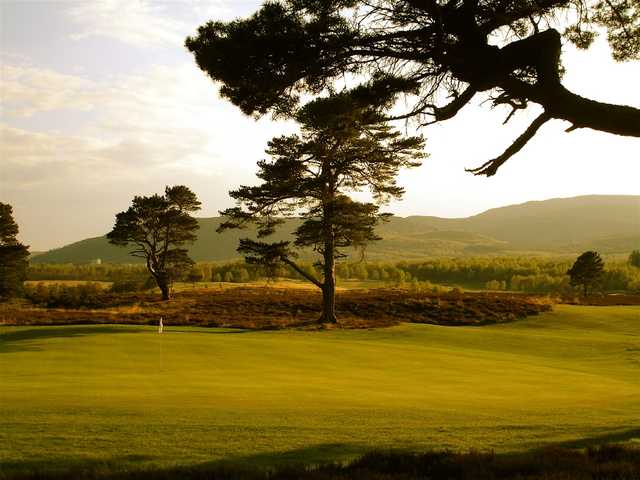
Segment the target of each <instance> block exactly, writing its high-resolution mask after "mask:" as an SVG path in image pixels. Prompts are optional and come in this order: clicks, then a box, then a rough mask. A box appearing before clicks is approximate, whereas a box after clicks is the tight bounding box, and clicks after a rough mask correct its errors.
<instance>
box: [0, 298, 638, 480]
mask: <svg viewBox="0 0 640 480" xmlns="http://www.w3.org/2000/svg"><path fill="white" fill-rule="evenodd" d="M0 359H1V362H0V364H1V365H2V368H0V385H2V388H1V389H0V461H1V462H2V464H3V469H2V472H3V473H4V474H5V475H9V474H11V473H15V472H20V471H23V472H24V471H32V470H47V471H55V470H64V469H67V468H78V467H83V468H84V467H90V468H107V469H132V468H134V469H135V468H157V467H158V468H159V467H171V466H175V465H185V464H201V463H206V462H219V461H223V462H231V463H240V464H244V463H247V462H248V461H250V462H251V463H252V464H257V465H273V464H279V463H283V462H305V463H317V462H322V461H327V460H345V459H349V458H353V457H354V456H356V455H358V454H360V453H363V452H365V451H367V450H370V449H371V448H394V449H409V450H416V451H421V450H425V449H430V448H436V449H442V448H451V449H456V450H466V449H469V448H478V449H495V450H496V451H498V452H508V451H524V450H529V449H532V448H536V447H539V446H543V445H549V444H556V445H558V444H559V445H568V446H576V447H584V446H588V445H591V444H598V443H602V442H618V441H624V442H632V443H635V442H640V307H634V306H630V307H584V306H566V305H560V306H557V307H556V308H555V310H554V312H553V313H544V314H542V315H540V316H537V317H530V318H529V319H527V320H523V321H517V322H512V323H508V324H501V325H490V326H484V327H455V328H452V327H442V326H435V325H419V324H402V325H398V326H394V327H390V328H384V329H374V330H326V331H300V330H282V331H242V330H232V329H206V328H194V327H169V328H168V329H167V330H166V331H165V333H164V334H162V335H159V334H158V333H157V332H156V331H155V329H154V328H153V327H149V326H126V325H101V326H90V325H89V326H44V327H33V326H30V327H2V328H1V329H0ZM116 465H117V466H116Z"/></svg>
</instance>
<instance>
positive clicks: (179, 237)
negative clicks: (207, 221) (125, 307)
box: [107, 185, 200, 300]
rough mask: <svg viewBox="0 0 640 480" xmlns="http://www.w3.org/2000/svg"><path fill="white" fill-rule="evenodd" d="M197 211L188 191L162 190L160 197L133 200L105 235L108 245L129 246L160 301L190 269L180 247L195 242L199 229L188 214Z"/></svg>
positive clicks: (196, 222) (186, 255)
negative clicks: (143, 263) (142, 262)
mask: <svg viewBox="0 0 640 480" xmlns="http://www.w3.org/2000/svg"><path fill="white" fill-rule="evenodd" d="M198 210H200V202H199V201H198V199H197V197H196V195H195V193H193V192H192V191H191V190H189V188H187V187H185V186H182V185H177V186H174V187H166V188H165V192H164V195H157V194H156V195H152V196H149V197H139V196H136V197H134V199H133V202H132V204H131V207H129V209H128V210H126V211H125V212H120V213H118V214H117V215H116V224H115V226H114V227H113V230H111V232H109V233H108V234H107V238H108V239H109V242H110V243H112V244H114V245H119V246H128V245H133V246H134V250H132V251H131V252H130V253H131V255H132V256H134V257H141V258H144V259H145V260H146V264H147V270H149V273H150V274H151V276H152V277H153V278H154V280H155V281H156V283H157V285H158V287H159V288H160V291H161V292H162V299H163V300H168V299H169V297H170V292H171V284H172V282H173V281H174V280H175V279H177V278H179V277H181V276H182V275H183V274H184V273H186V272H188V271H189V269H190V268H191V267H192V266H193V260H191V259H190V258H189V256H188V254H187V250H186V249H184V248H181V247H182V246H183V245H184V244H185V243H189V242H193V241H195V239H196V234H195V232H196V230H197V229H198V228H199V226H198V221H197V220H196V219H195V218H193V217H192V216H191V213H193V212H196V211H198Z"/></svg>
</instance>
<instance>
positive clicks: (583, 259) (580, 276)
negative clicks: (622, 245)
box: [567, 251, 604, 297]
mask: <svg viewBox="0 0 640 480" xmlns="http://www.w3.org/2000/svg"><path fill="white" fill-rule="evenodd" d="M603 271H604V262H603V261H602V258H600V255H599V254H598V252H593V251H588V252H584V253H583V254H582V255H580V256H579V257H578V259H577V260H576V261H575V263H574V264H573V266H572V267H571V268H570V269H569V270H568V271H567V275H569V276H570V277H571V280H570V283H571V285H572V286H574V287H575V286H582V288H583V292H584V296H585V297H586V296H587V294H588V293H589V287H591V286H593V285H594V284H596V283H597V282H598V280H600V278H601V277H602V273H603Z"/></svg>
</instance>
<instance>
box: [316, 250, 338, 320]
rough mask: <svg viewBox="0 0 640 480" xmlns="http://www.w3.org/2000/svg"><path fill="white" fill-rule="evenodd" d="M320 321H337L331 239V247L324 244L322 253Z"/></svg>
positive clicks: (334, 269) (334, 270) (334, 271)
mask: <svg viewBox="0 0 640 480" xmlns="http://www.w3.org/2000/svg"><path fill="white" fill-rule="evenodd" d="M320 321H321V322H322V323H338V320H337V318H336V268H335V258H334V252H333V241H332V242H331V249H328V248H327V245H326V244H325V253H324V283H323V285H322V316H321V317H320Z"/></svg>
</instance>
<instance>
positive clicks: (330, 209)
mask: <svg viewBox="0 0 640 480" xmlns="http://www.w3.org/2000/svg"><path fill="white" fill-rule="evenodd" d="M398 87H399V86H398V85H397V84H393V83H389V82H385V81H380V82H375V83H373V84H371V85H368V86H367V88H361V89H356V90H353V91H348V92H343V93H341V94H335V95H333V96H331V97H329V98H323V99H317V100H315V101H313V102H311V103H309V104H307V105H306V106H304V107H302V108H301V109H300V110H299V111H298V112H297V114H296V115H295V118H296V120H297V121H298V122H299V124H300V127H301V133H300V134H299V135H288V136H281V137H276V138H274V139H272V140H271V141H270V142H269V146H268V149H267V151H266V152H267V154H268V155H269V156H270V159H269V160H262V161H260V162H259V163H258V167H259V173H258V177H259V178H260V180H261V183H260V184H259V185H257V186H242V187H240V188H239V189H237V190H235V191H232V192H230V195H231V196H232V197H233V198H234V199H235V200H236V201H237V202H238V206H237V207H235V208H231V209H228V210H225V211H223V212H221V213H222V214H223V215H224V216H226V217H227V221H226V222H224V223H223V224H222V225H221V227H220V228H221V230H224V229H227V228H238V227H241V226H243V225H244V224H245V223H247V222H255V223H257V224H258V236H259V238H263V237H266V236H268V235H270V234H272V233H273V232H274V231H275V229H276V227H277V226H278V225H280V224H282V223H283V218H285V217H290V216H293V215H299V216H301V217H302V219H303V223H302V224H301V225H300V227H299V228H298V229H297V230H296V231H295V232H294V236H295V241H294V242H276V243H267V242H264V241H260V240H259V241H253V240H249V239H243V240H241V243H240V247H239V249H238V251H240V252H241V253H243V254H244V255H245V257H246V259H247V261H248V262H250V263H259V264H262V265H264V266H265V267H266V268H267V269H273V268H275V267H276V266H277V265H279V264H282V263H284V264H287V265H289V266H290V267H292V268H293V269H294V270H296V271H297V272H298V273H299V274H300V275H301V276H303V277H304V278H306V279H307V280H309V281H310V282H312V283H313V284H314V285H316V286H317V287H318V288H320V289H321V291H322V296H323V311H322V316H321V319H320V320H321V322H326V323H335V322H336V314H335V290H336V275H335V263H336V260H337V259H338V258H340V257H341V256H343V255H344V249H345V248H347V247H352V248H363V247H365V246H366V245H367V244H368V243H369V242H371V241H374V240H378V239H379V237H378V236H377V235H376V234H375V231H374V229H375V226H376V224H377V223H378V222H379V221H380V220H381V219H383V218H384V217H385V216H387V214H383V213H380V211H379V208H380V206H381V205H382V204H384V203H385V202H387V201H388V200H390V199H392V198H400V197H401V196H402V195H403V193H404V190H403V189H402V187H400V186H399V185H397V183H396V176H397V174H398V172H399V170H400V169H401V168H410V167H416V166H418V165H420V160H421V159H422V158H423V157H424V153H423V146H424V145H423V140H422V138H421V137H404V136H402V135H401V134H400V133H399V132H398V131H396V130H395V129H393V128H392V127H390V126H389V125H387V124H386V123H384V122H383V118H384V117H383V114H382V113H381V112H382V110H383V109H384V108H385V107H388V106H389V104H390V103H392V102H393V100H394V98H395V92H396V91H397V89H398ZM372 92H374V93H373V94H372ZM360 190H368V191H369V192H370V193H371V195H372V199H373V201H372V202H359V201H355V200H353V199H352V198H350V197H349V194H350V193H351V192H354V191H360ZM304 247H311V248H312V249H313V250H314V251H315V252H317V254H319V256H320V257H321V259H320V261H319V262H318V264H319V266H320V270H321V271H322V276H321V278H319V277H317V276H316V275H313V274H312V273H310V272H309V271H308V270H305V269H302V268H300V267H299V266H298V265H297V264H296V263H295V257H296V249H299V248H304Z"/></svg>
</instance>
